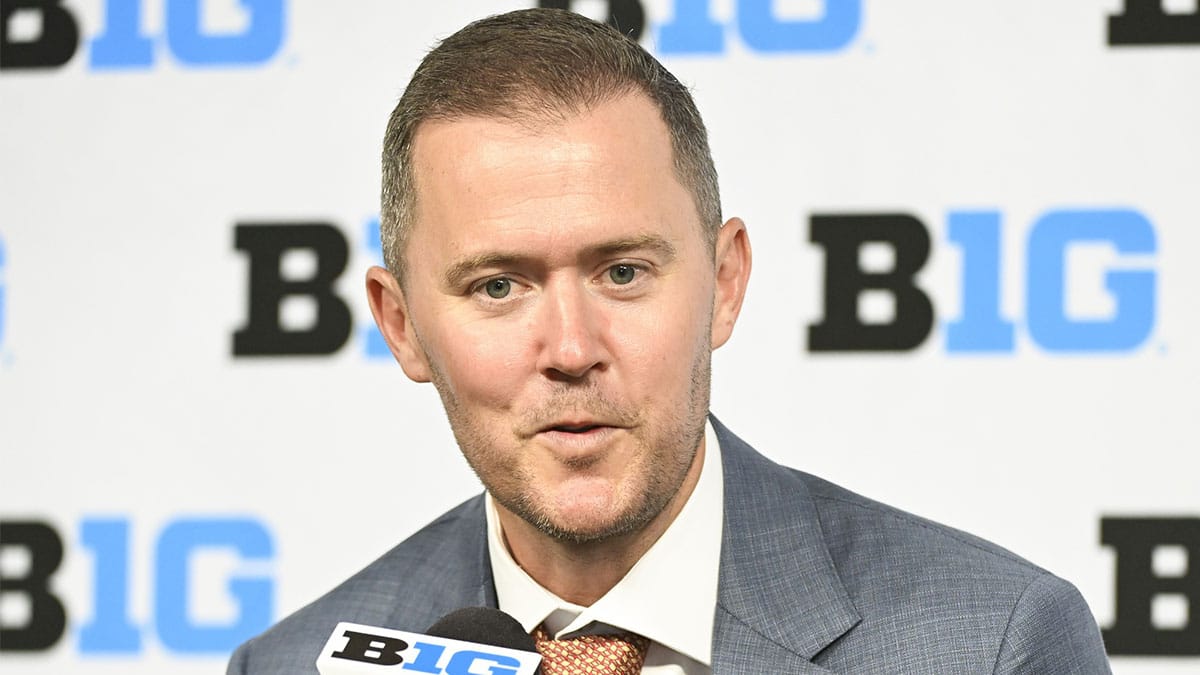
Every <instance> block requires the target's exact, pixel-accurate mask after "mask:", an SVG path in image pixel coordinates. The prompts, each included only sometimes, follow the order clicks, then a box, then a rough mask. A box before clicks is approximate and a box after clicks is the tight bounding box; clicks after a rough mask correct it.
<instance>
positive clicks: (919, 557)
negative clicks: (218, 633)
mask: <svg viewBox="0 0 1200 675" xmlns="http://www.w3.org/2000/svg"><path fill="white" fill-rule="evenodd" d="M713 426H714V429H715V430H716V433H717V438H718V440H719V442H720V444H721V452H722V457H723V466H724V470H725V524H724V534H723V536H722V543H721V570H720V588H719V592H718V599H717V606H716V608H715V612H716V622H715V625H714V628H713V672H714V673H716V674H719V675H720V674H733V673H746V674H752V675H762V674H768V673H769V674H777V673H949V674H953V675H964V674H967V673H1036V674H1038V675H1050V674H1057V673H1081V674H1085V675H1093V674H1096V673H1107V672H1109V667H1108V661H1107V658H1106V656H1105V653H1104V646H1103V644H1102V643H1101V640H1100V632H1099V630H1098V629H1097V627H1096V623H1095V621H1094V620H1093V618H1092V615H1091V613H1090V612H1089V610H1088V607H1087V604H1086V603H1085V602H1084V600H1083V598H1082V597H1081V596H1080V595H1079V592H1078V591H1076V590H1075V588H1074V587H1073V586H1071V584H1069V583H1067V582H1066V581H1063V580H1062V579H1059V578H1057V577H1055V576H1053V575H1051V574H1050V573H1048V572H1046V571H1045V570H1042V569H1040V568H1038V567H1035V566H1034V565H1032V564H1030V563H1029V562H1026V561H1025V560H1022V559H1021V558H1019V557H1017V556H1016V555H1013V554H1012V553H1010V552H1008V551H1006V550H1004V549H1002V548H1000V547H998V546H995V545H993V544H990V543H988V542H986V541H983V540H982V539H978V538H976V537H973V536H971V535H969V534H965V533H963V532H959V531H957V530H953V529H950V528H948V527H945V526H942V525H938V524H936V523H933V522H930V521H927V520H923V519H921V518H917V517H916V516H913V515H910V514H907V513H904V512H902V511H898V510H896V509H893V508H891V507H888V506H885V505H883V504H879V503H877V502H873V501H871V500H869V499H865V498H863V497H860V496H858V495H856V494H853V493H851V492H848V491H846V490H843V489H842V488H839V487H837V486H836V485H833V484H831V483H828V482H826V481H823V480H821V479H819V478H816V477H814V476H811V475H808V474H805V473H802V472H799V471H795V470H792V469H788V468H786V467H783V466H780V465H778V464H775V463H774V462H772V461H770V460H768V459H767V458H765V457H763V456H762V455H760V454H758V453H757V452H755V451H754V450H753V449H752V448H751V447H750V446H748V445H747V444H746V443H744V442H743V441H742V440H741V439H739V438H737V437H736V436H734V435H733V434H732V433H731V432H730V431H729V430H728V429H726V428H725V427H723V426H722V425H721V424H720V423H719V422H717V421H716V420H715V419H714V420H713ZM468 606H488V607H495V606H496V592H495V588H494V587H493V585H492V572H491V566H490V563H489V560H488V554H487V537H486V525H485V518H484V509H483V499H482V497H476V498H474V499H471V500H470V501H468V502H466V503H464V504H462V505H461V506H459V507H457V508H455V509H454V510H452V511H450V512H449V513H447V514H445V515H443V516H442V517H441V518H438V519H437V520H436V521H434V522H433V523H430V524H429V525H428V526H427V527H425V528H424V529H423V530H421V531H420V532H417V533H416V534H414V535H413V536H412V537H410V538H409V539H408V540H406V541H404V542H403V543H401V544H400V545H399V546H397V547H396V548H394V549H392V550H391V551H389V552H388V553H386V554H384V556H383V557H382V558H380V559H379V560H377V561H375V562H374V563H372V564H371V565H370V566H368V567H367V568H366V569H364V570H363V571H361V572H359V573H358V574H356V575H355V576H353V577H351V578H350V579H348V580H347V581H345V582H344V583H342V584H341V585H340V586H338V587H337V588H335V589H334V590H333V591H331V592H330V593H328V594H327V595H325V596H324V597H322V598H320V599H319V600H317V601H316V602H314V603H312V604H311V605H309V606H307V607H305V608H304V609H301V610H300V611H298V612H296V613H295V614H293V615H292V616H290V617H288V618H286V619H284V620H283V621H281V622H280V623H279V624H277V625H276V626H275V627H273V628H271V629H270V630H268V631H267V632H266V633H264V634H262V635H260V636H258V637H256V638H254V639H252V640H250V641H249V642H247V643H246V644H244V645H242V646H241V647H240V648H238V650H237V652H235V653H234V655H233V657H232V659H231V660H230V663H229V670H228V673H229V675H239V674H242V673H247V674H250V675H295V674H297V673H315V672H316V668H315V666H314V663H315V662H316V659H317V654H318V653H319V652H320V650H321V648H322V647H323V646H324V644H325V642H326V640H327V639H328V638H329V635H330V633H332V632H333V628H334V626H335V625H336V624H337V622H338V621H354V622H358V623H364V624H368V625H374V626H384V627H389V628H396V629H400V630H409V631H415V632H422V631H424V630H425V629H426V628H428V627H429V626H430V624H432V623H433V622H435V621H436V620H437V619H439V618H441V617H442V616H443V615H445V614H447V613H449V612H450V611H452V610H455V609H458V608H460V607H468Z"/></svg>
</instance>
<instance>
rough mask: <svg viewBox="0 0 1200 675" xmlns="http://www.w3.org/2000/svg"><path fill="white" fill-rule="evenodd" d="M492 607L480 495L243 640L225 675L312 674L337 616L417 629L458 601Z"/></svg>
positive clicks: (494, 603) (448, 609) (440, 615)
mask: <svg viewBox="0 0 1200 675" xmlns="http://www.w3.org/2000/svg"><path fill="white" fill-rule="evenodd" d="M471 606H489V607H495V606H496V599H495V590H494V588H493V586H492V572H491V568H490V566H489V563H488V557H487V530H486V520H485V519H484V513H483V497H482V496H479V497H475V498H473V499H471V500H469V501H467V502H465V503H463V504H461V505H460V506H458V507H457V508H455V509H453V510H451V511H449V512H447V513H446V514H444V515H443V516H441V517H440V518H438V519H437V520H435V521H433V522H432V523H430V524H429V525H427V526H425V527H424V528H422V529H421V530H420V531H418V532H417V533H416V534H414V535H412V536H411V537H409V538H408V539H406V540H405V541H403V542H401V543H400V544H398V545H397V546H396V547H395V548H393V549H392V550H390V551H388V552H387V553H385V554H384V555H383V556H382V557H380V558H379V559H378V560H376V561H375V562H373V563H371V564H370V565H368V566H367V567H366V568H364V569H363V570H362V571H360V572H358V573H357V574H355V575H354V576H352V577H350V578H349V579H347V580H346V581H344V582H343V583H341V584H339V585H338V586H337V587H336V588H334V589H333V590H332V591H330V592H328V593H326V594H325V595H324V596H322V597H321V598H319V599H318V600H316V601H314V602H313V603H311V604H309V605H308V606H306V607H304V608H303V609H301V610H299V611H297V612H296V613H294V614H292V615H291V616H289V617H287V618H286V619H284V620H283V621H280V622H279V623H278V624H276V625H275V626H274V627H272V628H271V629H270V630H268V631H267V632H265V633H263V634H262V635H259V636H258V637H256V638H254V639H252V640H250V641H249V642H247V643H245V644H243V645H242V646H241V647H239V648H238V650H237V651H236V652H235V653H234V655H233V657H232V658H231V659H230V661H229V668H228V671H227V672H228V673H229V675H234V674H241V673H252V674H254V675H259V674H264V675H272V674H278V675H284V674H287V675H293V674H297V673H316V672H317V670H316V661H317V656H318V655H319V654H320V651H321V648H323V647H324V646H325V642H326V641H327V640H328V639H329V636H330V634H331V633H332V632H333V629H334V627H335V626H336V625H337V623H338V622H339V621H352V622H356V623H363V624H367V625H371V626H383V627H387V628H395V629H398V630H409V631H414V632H418V633H419V632H424V630H425V629H427V628H428V627H429V626H430V625H431V624H432V623H433V622H435V621H436V620H438V619H439V618H441V617H442V616H444V615H446V614H448V613H449V612H451V611H453V610H455V609H459V608H462V607H471Z"/></svg>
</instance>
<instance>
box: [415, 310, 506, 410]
mask: <svg viewBox="0 0 1200 675" xmlns="http://www.w3.org/2000/svg"><path fill="white" fill-rule="evenodd" d="M439 328H440V330H439V331H438V335H437V344H438V347H437V349H436V356H434V358H435V360H436V361H437V362H438V363H439V364H440V366H441V368H442V371H443V373H444V374H445V376H446V379H447V380H448V382H447V384H448V385H449V386H450V387H451V388H452V389H453V390H454V393H455V395H456V397H457V398H459V399H460V400H471V401H477V402H481V403H486V404H489V405H495V406H497V407H504V403H505V402H508V401H511V399H512V397H513V395H514V393H515V392H516V391H517V389H518V387H519V384H520V382H521V381H522V379H523V378H524V375H525V374H526V373H527V372H528V370H529V368H528V360H529V357H528V351H529V345H528V342H527V340H526V339H525V337H524V336H526V335H528V332H526V331H523V330H521V329H520V328H519V327H517V326H508V325H502V322H488V321H474V322H468V323H458V322H455V321H454V320H453V319H449V320H447V321H443V322H442V323H441V325H440V326H439Z"/></svg>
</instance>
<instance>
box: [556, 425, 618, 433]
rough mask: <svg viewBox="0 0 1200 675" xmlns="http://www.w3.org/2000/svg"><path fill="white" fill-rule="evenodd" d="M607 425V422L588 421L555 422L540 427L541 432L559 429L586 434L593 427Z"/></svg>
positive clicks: (563, 431)
mask: <svg viewBox="0 0 1200 675" xmlns="http://www.w3.org/2000/svg"><path fill="white" fill-rule="evenodd" d="M608 426H609V425H607V424H590V423H582V424H555V425H552V426H548V427H546V428H544V429H542V431H543V432H546V431H559V432H562V433H566V434H586V433H587V432H589V431H592V430H594V429H600V428H604V427H608Z"/></svg>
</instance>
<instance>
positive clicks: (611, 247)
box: [443, 234, 676, 288]
mask: <svg viewBox="0 0 1200 675" xmlns="http://www.w3.org/2000/svg"><path fill="white" fill-rule="evenodd" d="M635 251H651V252H653V253H656V254H657V255H658V256H659V257H660V258H662V259H663V263H664V264H668V263H670V262H672V261H674V260H675V256H676V252H675V246H674V244H672V243H671V242H669V241H667V240H666V239H664V238H663V237H661V236H659V235H657V234H640V235H636V236H633V237H625V238H621V239H613V240H612V241H606V242H601V243H599V244H596V245H595V246H589V247H588V248H586V249H584V250H583V251H581V252H580V254H579V258H580V259H588V258H607V257H612V256H618V255H622V254H626V253H633V252H635ZM535 260H536V259H535V258H534V257H533V256H530V255H528V254H524V253H506V252H489V253H479V254H477V255H472V256H468V257H466V258H463V259H462V260H458V261H456V262H455V263H454V264H452V265H450V267H449V269H447V270H446V273H445V275H444V276H443V281H444V282H445V284H446V286H447V287H448V288H457V287H458V286H459V285H461V284H462V283H463V282H464V281H465V280H466V279H467V278H468V277H470V276H471V275H472V274H473V273H474V272H475V271H476V270H479V269H483V268H487V267H501V268H503V267H514V266H522V265H529V264H531V263H533V262H534V261H535Z"/></svg>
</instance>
